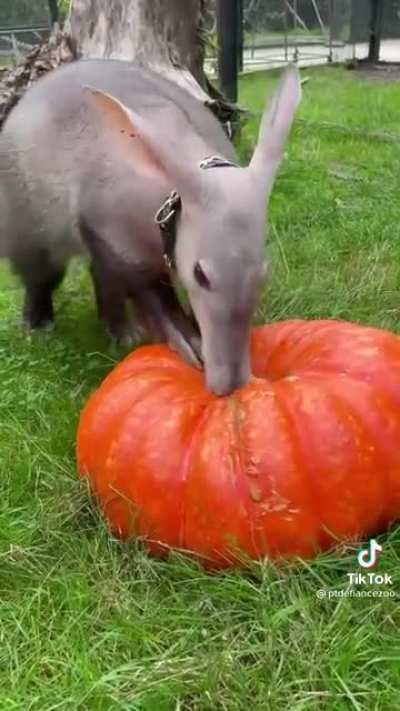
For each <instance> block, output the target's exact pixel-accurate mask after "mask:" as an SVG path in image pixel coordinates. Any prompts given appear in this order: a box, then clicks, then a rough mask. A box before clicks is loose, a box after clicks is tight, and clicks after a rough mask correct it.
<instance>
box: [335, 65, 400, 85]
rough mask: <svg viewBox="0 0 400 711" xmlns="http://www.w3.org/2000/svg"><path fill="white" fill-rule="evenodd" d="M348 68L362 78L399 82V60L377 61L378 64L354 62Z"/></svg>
mask: <svg viewBox="0 0 400 711" xmlns="http://www.w3.org/2000/svg"><path fill="white" fill-rule="evenodd" d="M348 69H352V70H354V71H355V72H356V73H357V75H358V76H360V77H363V78H364V79H369V80H372V81H384V82H393V81H394V82H400V62H379V64H369V63H367V62H357V63H356V64H349V65H348Z"/></svg>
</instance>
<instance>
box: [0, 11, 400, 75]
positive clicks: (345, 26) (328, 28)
mask: <svg viewBox="0 0 400 711" xmlns="http://www.w3.org/2000/svg"><path fill="white" fill-rule="evenodd" d="M217 1H218V0H211V2H213V4H214V11H215V7H216V3H217ZM241 6H242V11H241V15H242V23H241V24H242V35H243V56H242V57H241V62H240V64H241V65H242V66H243V68H244V70H255V69H261V68H272V67H275V66H279V65H281V64H282V63H287V62H288V61H295V62H297V63H298V64H300V65H301V66H308V65H312V64H322V63H325V62H344V61H346V60H349V59H352V58H357V59H362V58H365V57H367V55H368V42H369V34H370V25H371V2H370V0H242V5H241ZM214 14H215V12H214ZM381 25H382V38H383V39H382V44H381V59H382V60H384V61H400V0H384V2H383V16H382V23H381ZM215 27H216V24H215V23H214V31H215ZM49 30H50V12H49V2H48V0H0V57H1V56H2V55H4V56H13V55H14V56H18V55H19V54H21V53H24V52H25V51H27V50H29V49H30V48H31V47H32V46H33V45H35V44H37V42H39V41H40V40H41V39H43V38H45V37H47V36H48V34H49ZM216 66H217V58H216V55H215V54H214V53H213V52H212V51H211V52H210V53H209V56H208V59H207V69H208V71H210V72H211V73H213V72H216Z"/></svg>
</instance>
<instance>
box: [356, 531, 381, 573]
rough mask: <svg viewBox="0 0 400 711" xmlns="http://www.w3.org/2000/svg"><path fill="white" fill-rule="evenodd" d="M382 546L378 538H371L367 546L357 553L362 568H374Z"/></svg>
mask: <svg viewBox="0 0 400 711" xmlns="http://www.w3.org/2000/svg"><path fill="white" fill-rule="evenodd" d="M381 550H382V546H380V545H379V543H378V542H377V540H376V538H371V540H370V541H369V542H368V547H367V548H362V549H361V550H360V551H359V552H358V554H357V560H358V563H359V565H361V567H362V568H373V567H374V565H375V563H376V562H377V560H378V556H379V553H380V552H381Z"/></svg>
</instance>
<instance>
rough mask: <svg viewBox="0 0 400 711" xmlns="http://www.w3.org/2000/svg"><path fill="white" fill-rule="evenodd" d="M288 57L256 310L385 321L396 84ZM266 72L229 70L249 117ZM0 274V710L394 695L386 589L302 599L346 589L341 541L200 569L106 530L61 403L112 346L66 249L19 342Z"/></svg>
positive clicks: (345, 703)
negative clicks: (45, 299) (45, 323)
mask: <svg viewBox="0 0 400 711" xmlns="http://www.w3.org/2000/svg"><path fill="white" fill-rule="evenodd" d="M306 74H307V75H308V76H309V77H310V81H309V82H308V83H307V84H306V85H305V87H304V101H303V104H302V107H301V110H300V113H299V119H300V120H299V121H298V122H296V125H295V128H294V131H293V136H292V140H291V143H290V147H289V151H288V154H289V155H288V159H287V160H286V162H285V164H284V166H283V168H282V171H281V173H280V177H279V180H278V182H277V185H276V189H275V191H274V195H273V199H272V203H271V209H270V223H271V229H270V235H269V244H270V253H271V258H272V262H273V268H272V279H271V283H270V285H269V287H268V288H267V289H266V292H265V294H264V298H263V303H262V306H261V308H260V310H259V313H258V315H257V319H258V320H259V321H264V320H266V319H269V320H271V319H272V320H275V319H284V318H290V317H301V316H305V317H308V318H318V317H334V318H344V319H351V320H354V321H358V322H361V323H365V324H374V325H377V326H384V327H387V328H391V329H393V330H395V331H398V332H400V235H399V229H400V228H399V225H400V210H399V205H400V196H399V189H398V188H399V183H398V171H399V165H400V161H399V158H400V156H399V153H400V131H399V115H400V85H399V84H397V85H396V84H393V85H390V84H387V85H386V84H383V83H379V82H373V83H368V81H366V80H365V79H358V78H357V76H356V75H355V74H354V73H350V72H346V71H344V70H341V69H318V70H310V71H307V72H306ZM272 79H273V75H271V74H269V75H268V77H267V76H266V75H263V74H257V75H252V76H249V77H247V78H245V79H243V81H242V86H241V101H242V103H243V104H245V105H248V106H250V107H251V108H252V109H253V110H254V112H255V113H256V114H257V112H259V111H260V110H261V108H262V105H263V101H264V96H265V93H266V86H267V85H269V84H270V83H271V81H272ZM258 118H259V117H258V115H255V116H254V118H253V119H252V120H251V121H250V123H249V125H248V126H247V127H246V129H245V130H244V132H243V137H242V144H241V148H240V151H241V154H242V156H246V155H248V154H249V152H250V149H251V146H252V145H253V144H254V140H255V135H256V128H257V123H258ZM324 122H325V123H324ZM326 122H328V123H329V124H332V123H333V124H335V126H331V125H327V124H326ZM343 129H346V130H343ZM386 134H397V140H395V139H394V138H393V137H392V138H390V137H389V138H388V137H387V135H386ZM0 284H1V289H0V313H1V319H0V358H1V361H0V362H1V399H0V423H1V425H0V457H1V460H0V711H3V710H4V711H12V710H14V709H18V710H20V709H21V711H22V710H23V711H28V710H31V709H32V710H38V711H39V710H40V711H50V709H62V710H63V711H64V710H66V709H71V711H72V710H74V711H75V710H76V709H90V710H94V711H97V710H98V711H103V710H106V709H107V710H108V709H118V710H119V709H121V710H122V709H123V710H126V711H128V710H132V709H134V710H136V709H138V710H140V711H142V710H143V711H153V709H154V711H163V710H164V709H165V710H166V711H169V710H170V709H171V710H178V709H181V710H182V711H183V710H185V711H186V710H189V709H201V710H203V709H204V710H208V709H209V710H210V711H215V710H218V709H221V710H222V709H229V710H230V709H238V710H240V709H247V708H248V706H249V704H251V706H252V708H253V709H255V710H260V711H261V710H264V709H271V710H272V711H275V709H276V710H281V709H282V710H286V709H293V710H295V711H300V710H301V709H306V710H307V711H308V710H309V709H315V710H318V711H320V710H325V709H329V710H331V709H332V711H342V710H343V711H345V710H347V709H356V710H358V711H359V710H364V709H367V710H371V711H372V710H375V709H376V710H378V709H379V711H386V710H387V711H389V710H391V709H394V708H397V707H398V699H399V688H400V664H399V662H400V642H399V634H398V629H399V625H400V611H399V607H398V600H395V599H387V598H373V599H372V598H371V599H345V598H342V599H340V598H336V599H332V600H320V601H319V600H317V597H316V592H317V590H318V589H320V588H323V589H325V588H326V589H339V590H343V589H345V588H346V586H347V582H348V581H347V576H346V574H347V573H349V572H354V571H356V570H357V565H356V561H355V557H354V551H353V550H351V549H349V548H347V549H344V550H343V551H339V552H335V553H332V554H329V555H324V556H320V557H319V558H318V559H317V560H316V561H315V562H313V563H312V564H287V565H284V566H282V567H280V568H275V567H273V566H268V565H266V566H261V565H255V566H254V568H253V570H252V571H250V573H248V574H243V573H237V572H231V573H224V574H223V575H207V574H205V573H204V572H202V571H201V570H200V569H199V568H198V567H197V566H196V565H195V564H194V563H192V562H191V561H189V560H187V559H185V558H184V557H181V556H179V555H173V556H171V558H170V560H168V561H164V562H157V561H154V560H151V559H149V558H147V557H146V555H145V554H144V553H143V552H142V551H141V550H140V548H138V547H137V546H135V545H134V544H131V545H122V544H120V543H118V542H116V541H115V540H112V539H110V537H109V536H108V534H107V531H106V530H105V527H104V525H103V523H102V522H101V520H100V518H99V516H98V514H97V513H96V510H95V509H94V508H93V507H92V506H91V505H90V503H89V501H88V496H87V492H86V490H85V489H84V488H83V487H82V486H81V484H80V483H79V482H78V481H77V478H76V475H75V461H74V437H75V430H76V424H77V419H78V413H79V410H80V408H81V406H82V405H83V403H84V402H85V399H86V397H87V395H88V394H89V392H90V391H92V390H93V389H94V388H95V387H96V386H97V384H98V383H99V382H100V380H101V379H102V377H103V376H104V375H105V374H106V373H107V372H108V371H109V369H110V368H111V367H112V365H113V363H114V362H115V360H116V358H117V355H118V354H116V353H114V352H113V351H112V350H111V349H110V347H109V346H108V344H107V341H106V339H105V337H104V335H103V334H102V332H101V330H100V328H99V326H98V325H97V322H96V319H95V317H94V306H93V299H92V294H91V289H90V285H89V280H88V278H87V274H86V271H85V269H84V268H83V267H81V266H75V267H74V268H73V269H72V270H71V272H70V275H69V277H68V279H67V281H66V282H65V284H64V285H63V287H62V289H61V290H60V292H59V294H58V296H57V312H58V321H57V327H56V330H55V331H54V332H53V333H52V334H49V335H47V336H41V337H35V338H32V339H31V340H30V341H29V340H26V339H25V337H23V335H22V334H21V332H20V329H19V318H20V303H21V296H22V295H21V289H20V287H19V286H18V284H17V283H16V282H15V280H14V278H13V277H11V276H10V274H9V272H8V271H7V269H6V268H2V269H1V273H0ZM381 542H383V545H384V553H383V555H382V557H381V560H380V563H379V571H380V572H386V573H388V574H393V576H394V584H393V590H395V591H397V590H399V585H400V573H399V569H400V568H399V563H400V561H399V558H400V531H399V530H398V529H393V530H392V531H391V532H390V534H388V535H387V536H383V537H382V539H381Z"/></svg>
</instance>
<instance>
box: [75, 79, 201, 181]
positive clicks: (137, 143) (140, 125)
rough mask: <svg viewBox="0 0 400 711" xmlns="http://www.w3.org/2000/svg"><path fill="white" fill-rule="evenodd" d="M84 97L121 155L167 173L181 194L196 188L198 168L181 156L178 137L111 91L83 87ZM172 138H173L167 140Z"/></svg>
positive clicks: (150, 170)
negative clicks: (163, 129)
mask: <svg viewBox="0 0 400 711" xmlns="http://www.w3.org/2000/svg"><path fill="white" fill-rule="evenodd" d="M84 94H85V98H86V100H87V101H88V103H89V104H90V105H91V106H92V108H93V109H94V111H95V112H96V115H97V118H98V120H99V121H100V125H101V126H102V129H103V130H104V131H105V132H106V134H107V137H108V140H109V141H110V143H111V147H112V148H114V149H115V152H118V151H119V152H120V154H121V158H124V159H125V160H132V161H133V163H134V165H136V166H139V165H140V168H141V170H142V171H143V172H145V173H147V174H149V175H153V176H155V175H160V174H161V175H164V176H165V177H166V178H167V179H168V181H169V182H170V184H171V189H172V188H175V189H176V190H178V192H179V193H180V194H181V195H182V193H185V192H186V193H187V192H188V190H190V189H191V188H192V191H193V190H194V191H196V188H197V185H196V177H197V176H196V173H195V168H194V167H192V166H191V163H190V157H189V159H188V161H187V162H185V161H183V160H181V156H180V154H179V151H176V150H175V151H174V150H173V149H172V146H173V144H174V142H175V141H176V137H175V136H173V137H171V138H172V140H171V138H170V137H167V136H165V135H163V134H162V133H161V131H158V130H157V129H156V128H155V124H154V122H152V121H149V120H148V119H145V118H143V117H142V116H139V114H137V113H136V112H134V111H132V110H131V109H130V108H128V107H127V106H125V105H124V104H123V103H122V102H121V101H119V100H118V99H117V98H115V97H114V96H111V94H107V93H105V92H103V91H99V90H98V89H94V88H92V87H89V86H86V87H84ZM168 139H170V140H168Z"/></svg>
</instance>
